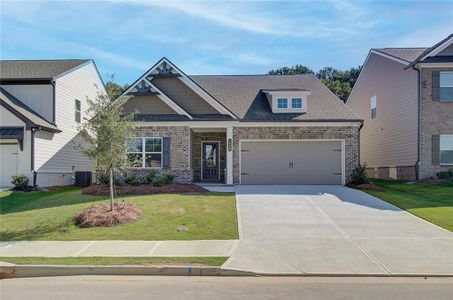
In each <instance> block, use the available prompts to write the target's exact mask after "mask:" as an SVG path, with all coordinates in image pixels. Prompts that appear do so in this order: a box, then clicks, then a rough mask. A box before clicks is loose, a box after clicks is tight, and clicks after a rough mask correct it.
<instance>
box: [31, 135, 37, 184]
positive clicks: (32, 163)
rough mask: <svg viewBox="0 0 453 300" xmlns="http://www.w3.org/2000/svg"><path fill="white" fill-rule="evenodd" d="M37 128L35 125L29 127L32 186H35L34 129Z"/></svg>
mask: <svg viewBox="0 0 453 300" xmlns="http://www.w3.org/2000/svg"><path fill="white" fill-rule="evenodd" d="M36 130H37V128H36V127H32V128H31V130H30V131H31V139H30V141H31V142H30V147H31V149H30V153H31V157H30V159H31V165H30V166H31V171H32V173H33V186H36V176H37V174H36V170H35V131H36Z"/></svg>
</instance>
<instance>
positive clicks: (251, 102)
mask: <svg viewBox="0 0 453 300" xmlns="http://www.w3.org/2000/svg"><path fill="white" fill-rule="evenodd" d="M124 95H127V96H130V97H129V99H128V100H127V102H126V103H125V110H126V111H127V112H132V111H138V114H137V115H136V118H135V121H136V126H137V127H136V130H135V136H136V138H135V139H134V140H133V141H132V143H131V147H130V149H129V156H130V158H131V160H132V161H136V162H137V161H138V163H137V165H136V167H135V168H133V169H132V172H133V173H139V174H146V173H147V172H149V170H151V169H155V170H157V172H158V173H165V172H172V173H174V174H175V175H176V181H177V182H180V183H187V182H194V181H195V182H198V181H203V182H219V183H227V184H345V182H346V181H347V180H348V179H349V177H350V175H351V172H352V170H353V168H354V167H356V165H357V164H358V161H359V153H358V150H359V148H358V143H359V130H360V126H361V124H362V120H361V119H360V118H359V117H358V116H357V115H356V114H354V113H353V112H352V110H351V109H350V108H348V107H347V106H346V105H345V104H344V103H343V102H342V101H341V100H340V99H339V98H337V97H336V96H335V95H334V94H333V93H332V92H330V91H329V89H327V88H326V87H325V86H324V85H323V84H322V83H321V82H320V81H319V80H318V79H317V78H316V77H315V76H313V75H237V76H235V75H232V76H223V75H219V76H211V75H206V76H205V75H201V76H200V75H197V76H188V75H186V74H184V72H182V71H181V70H180V69H178V68H177V67H176V66H175V65H174V64H172V63H171V62H170V61H169V60H168V59H166V58H163V59H161V60H160V61H159V62H158V63H157V64H156V65H154V66H153V67H152V68H151V69H149V70H148V71H147V72H146V73H145V74H143V76H141V77H140V78H139V79H138V80H137V81H136V82H134V83H133V84H132V85H131V86H130V87H129V89H128V90H126V91H125V92H124Z"/></svg>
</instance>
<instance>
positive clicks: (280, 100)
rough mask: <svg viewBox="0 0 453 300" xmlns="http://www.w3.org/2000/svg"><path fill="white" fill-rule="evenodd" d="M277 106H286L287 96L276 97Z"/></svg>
mask: <svg viewBox="0 0 453 300" xmlns="http://www.w3.org/2000/svg"><path fill="white" fill-rule="evenodd" d="M277 108H288V99H287V98H278V99H277Z"/></svg>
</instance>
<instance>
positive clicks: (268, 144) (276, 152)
mask: <svg viewBox="0 0 453 300" xmlns="http://www.w3.org/2000/svg"><path fill="white" fill-rule="evenodd" d="M342 156H343V153H342V143H341V141H285V140H279V141H242V142H241V158H240V160H241V184H343V174H342V169H343V168H342V161H343V160H342Z"/></svg>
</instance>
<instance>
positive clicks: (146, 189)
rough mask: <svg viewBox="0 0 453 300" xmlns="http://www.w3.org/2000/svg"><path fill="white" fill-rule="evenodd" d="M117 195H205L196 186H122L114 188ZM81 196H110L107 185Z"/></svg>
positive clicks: (199, 187) (85, 189)
mask: <svg viewBox="0 0 453 300" xmlns="http://www.w3.org/2000/svg"><path fill="white" fill-rule="evenodd" d="M115 192H116V193H117V195H144V194H145V195H146V194H171V193H205V192H207V190H206V189H204V188H202V187H201V186H198V185H196V184H167V185H164V186H154V185H151V184H141V185H138V186H133V185H128V184H123V185H120V186H116V187H115ZM82 194H87V195H110V188H109V186H108V185H92V186H89V187H86V188H84V189H82Z"/></svg>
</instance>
